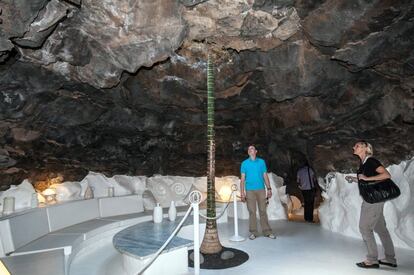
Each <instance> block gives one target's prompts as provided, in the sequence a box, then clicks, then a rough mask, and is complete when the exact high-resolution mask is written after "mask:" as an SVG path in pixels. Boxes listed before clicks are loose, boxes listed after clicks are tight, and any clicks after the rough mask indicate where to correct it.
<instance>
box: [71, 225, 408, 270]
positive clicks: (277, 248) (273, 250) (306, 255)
mask: <svg viewBox="0 0 414 275" xmlns="http://www.w3.org/2000/svg"><path fill="white" fill-rule="evenodd" d="M229 220H230V223H228V224H219V233H220V239H221V242H222V244H223V245H224V246H228V247H234V248H237V249H240V250H243V251H245V252H247V253H248V254H249V256H250V259H249V260H248V261H247V262H246V263H244V264H243V265H241V266H238V267H235V268H230V269H224V270H201V274H206V275H208V274H223V275H224V274H226V275H232V274H234V275H236V274H237V275H240V274H254V275H265V274H269V275H270V274H272V275H273V274H277V275H284V274H286V275H287V274H289V275H291V274H295V275H305V274H306V275H308V274H318V275H325V274H326V275H328V274H329V275H335V274H338V275H345V274H346V275H348V274H349V275H354V274H364V275H371V274H390V272H393V273H394V272H397V273H398V274H406V275H408V274H409V275H412V274H414V250H405V249H398V248H397V249H396V252H397V260H398V265H399V267H398V269H397V270H393V269H391V268H385V267H383V268H381V269H380V270H366V269H361V268H358V267H356V266H355V263H356V262H358V261H361V260H363V259H364V256H365V246H364V244H363V242H362V241H361V240H358V239H353V238H348V237H344V236H341V235H339V234H335V233H332V232H329V231H327V230H324V229H322V228H321V227H320V226H319V225H318V224H307V223H301V222H287V221H276V222H271V226H272V228H273V230H274V233H275V234H276V235H277V238H276V240H271V239H268V238H264V237H259V238H257V239H256V240H254V241H251V240H248V239H247V240H246V241H244V242H240V243H232V242H229V241H228V239H229V237H230V236H232V235H233V224H232V223H231V219H229ZM247 227H248V224H247V221H244V220H241V221H240V224H239V228H240V235H243V236H247V235H248V232H247ZM186 232H188V233H182V234H181V236H183V234H184V235H185V234H189V233H190V232H191V230H186ZM188 237H189V238H191V234H189V236H188ZM379 250H380V255H381V253H382V248H381V247H379ZM189 271H190V272H191V271H192V269H190V270H189ZM86 274H88V275H95V274H96V275H98V274H99V275H103V274H108V275H109V274H122V271H121V257H120V256H119V255H118V254H117V252H116V251H115V249H113V246H112V240H111V239H110V238H108V239H104V240H101V241H99V242H98V243H96V244H94V246H93V247H92V248H90V247H89V248H88V249H85V250H83V251H81V252H80V253H79V254H78V256H77V257H76V258H75V260H74V261H73V262H72V265H71V270H70V275H86ZM160 275H161V274H160Z"/></svg>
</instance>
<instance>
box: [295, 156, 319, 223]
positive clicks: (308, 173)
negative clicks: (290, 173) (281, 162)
mask: <svg viewBox="0 0 414 275" xmlns="http://www.w3.org/2000/svg"><path fill="white" fill-rule="evenodd" d="M297 182H298V185H299V188H300V190H301V191H302V195H303V199H304V204H305V214H304V217H305V221H307V222H313V208H314V204H315V189H316V185H317V184H318V183H317V180H316V177H315V172H314V171H313V169H312V168H311V167H309V164H308V162H305V164H304V165H303V166H302V167H301V168H300V169H299V170H298V172H297Z"/></svg>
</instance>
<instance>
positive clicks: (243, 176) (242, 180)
mask: <svg viewBox="0 0 414 275" xmlns="http://www.w3.org/2000/svg"><path fill="white" fill-rule="evenodd" d="M245 182H246V174H245V173H242V174H241V178H240V197H241V200H242V201H246V189H245Z"/></svg>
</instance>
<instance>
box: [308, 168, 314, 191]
mask: <svg viewBox="0 0 414 275" xmlns="http://www.w3.org/2000/svg"><path fill="white" fill-rule="evenodd" d="M308 177H309V184H310V187H311V189H313V188H314V187H315V186H314V184H313V181H312V179H311V176H310V172H309V166H308Z"/></svg>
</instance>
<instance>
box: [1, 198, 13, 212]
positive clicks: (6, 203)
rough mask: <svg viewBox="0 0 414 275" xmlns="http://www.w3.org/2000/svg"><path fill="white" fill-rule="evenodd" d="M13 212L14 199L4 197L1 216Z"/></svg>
mask: <svg viewBox="0 0 414 275" xmlns="http://www.w3.org/2000/svg"><path fill="white" fill-rule="evenodd" d="M13 212H14V197H5V198H4V200H3V214H4V215H9V214H11V213H13Z"/></svg>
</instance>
